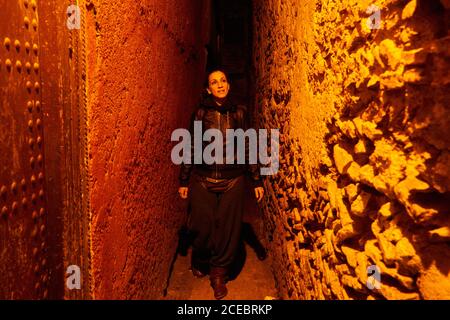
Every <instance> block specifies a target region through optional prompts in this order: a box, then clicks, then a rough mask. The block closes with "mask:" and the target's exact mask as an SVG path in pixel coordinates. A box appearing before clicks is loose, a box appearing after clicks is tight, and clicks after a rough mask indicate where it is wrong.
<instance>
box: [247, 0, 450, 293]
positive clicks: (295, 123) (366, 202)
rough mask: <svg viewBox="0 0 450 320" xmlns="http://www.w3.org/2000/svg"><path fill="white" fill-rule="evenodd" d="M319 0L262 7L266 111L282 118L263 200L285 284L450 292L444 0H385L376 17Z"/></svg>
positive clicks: (268, 117) (273, 119)
mask: <svg viewBox="0 0 450 320" xmlns="http://www.w3.org/2000/svg"><path fill="white" fill-rule="evenodd" d="M315 3H316V2H314V1H309V2H308V1H306V2H302V4H300V3H299V2H297V1H294V0H291V1H286V2H283V3H281V2H279V1H278V2H277V1H266V2H264V3H262V2H261V3H258V4H255V7H254V11H255V27H256V33H257V34H258V35H259V37H255V66H256V70H257V72H258V82H257V90H256V91H257V93H258V94H257V100H256V101H257V103H258V106H257V108H258V107H259V108H261V116H260V119H259V123H260V127H264V128H267V129H270V128H281V135H280V147H281V148H280V168H279V172H278V174H277V175H276V176H271V177H268V178H267V179H266V181H265V187H266V191H267V197H266V198H265V202H264V203H263V207H264V215H265V218H266V226H267V234H268V240H269V244H270V248H271V252H272V254H273V256H274V259H273V260H274V264H273V270H274V273H275V277H276V280H277V282H278V288H279V290H280V295H281V296H282V297H283V298H288V299H383V298H385V299H421V298H425V299H430V298H433V299H449V298H450V278H449V276H448V275H449V272H450V249H449V241H450V214H449V209H448V203H450V196H449V195H450V193H449V191H450V190H449V188H450V183H449V182H450V169H449V167H448V163H449V160H450V153H449V146H450V140H449V138H448V130H449V128H450V120H449V117H448V105H449V101H448V100H449V98H448V93H447V92H448V86H449V83H450V82H449V80H448V74H447V71H446V70H448V67H449V64H450V63H449V59H448V57H449V55H450V49H449V48H450V46H449V42H450V40H449V37H448V35H447V34H446V32H447V31H446V30H444V29H445V28H444V29H443V27H442V25H441V24H443V25H444V26H445V23H444V19H445V17H446V16H448V12H449V7H448V2H445V1H442V2H439V1H430V2H425V1H423V2H416V1H415V0H413V1H409V2H406V3H405V2H404V1H397V0H390V1H384V2H383V5H380V8H381V9H382V15H383V21H382V25H381V29H380V30H370V29H369V28H368V26H367V23H366V21H367V16H368V15H367V14H366V13H365V10H366V8H363V7H362V5H361V3H360V2H359V1H352V0H349V1H328V2H327V3H326V4H324V3H322V4H320V5H317V6H316V4H315ZM307 28H310V29H311V30H312V31H311V32H310V33H308V31H307V30H306V29H307ZM417 34H420V35H421V36H420V37H417V36H416V35H417ZM268 53H269V54H270V55H269V56H268ZM302 60H303V62H301V61H302ZM300 66H301V67H302V68H300ZM305 83H306V84H305ZM302 90H303V91H302ZM308 90H310V91H308ZM299 91H300V92H299ZM315 108H316V109H317V114H318V115H317V117H314V115H313V116H311V114H308V113H307V112H309V111H310V110H312V112H314V110H316V109H315ZM322 110H324V111H323V113H324V114H326V116H324V117H323V118H322V119H321V118H320V117H319V114H321V112H322ZM306 119H309V121H311V119H313V121H314V122H320V121H324V122H325V123H326V125H323V126H320V125H317V123H308V124H307V125H306V126H305V123H304V122H306V121H307V120H306ZM309 125H310V126H311V130H314V129H312V128H318V129H317V132H314V134H316V135H319V136H320V137H321V140H318V141H319V142H317V143H316V144H314V143H311V144H307V143H305V140H304V139H303V138H302V136H303V135H310V136H313V137H314V134H311V133H310V132H299V129H298V128H299V127H301V128H305V127H308V126H309ZM315 149H317V150H319V151H318V152H317V153H320V154H321V159H319V160H317V157H315V156H314V155H315V153H314V152H316V150H315ZM372 265H376V266H377V267H378V269H379V270H380V272H381V286H380V288H379V289H377V288H375V289H370V288H369V287H370V286H368V285H367V281H368V280H370V279H369V278H368V267H369V266H372Z"/></svg>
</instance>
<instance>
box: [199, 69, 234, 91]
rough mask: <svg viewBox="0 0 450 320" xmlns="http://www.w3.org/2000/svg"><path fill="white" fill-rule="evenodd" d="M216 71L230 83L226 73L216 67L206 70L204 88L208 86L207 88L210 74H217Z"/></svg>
mask: <svg viewBox="0 0 450 320" xmlns="http://www.w3.org/2000/svg"><path fill="white" fill-rule="evenodd" d="M217 71H220V72H222V73H223V74H224V75H225V77H226V78H227V81H228V82H230V77H229V76H228V73H227V72H226V71H225V70H224V68H222V67H217V66H216V67H213V68H210V69H208V70H206V76H205V82H204V84H203V85H204V87H205V88H208V86H209V76H210V75H211V73H213V72H217Z"/></svg>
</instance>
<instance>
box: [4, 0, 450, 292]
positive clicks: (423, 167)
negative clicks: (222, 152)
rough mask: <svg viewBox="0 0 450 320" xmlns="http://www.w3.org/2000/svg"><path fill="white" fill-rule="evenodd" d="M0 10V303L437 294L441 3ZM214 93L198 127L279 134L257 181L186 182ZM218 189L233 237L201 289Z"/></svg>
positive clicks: (444, 286)
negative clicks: (182, 138) (180, 143)
mask: <svg viewBox="0 0 450 320" xmlns="http://www.w3.org/2000/svg"><path fill="white" fill-rule="evenodd" d="M0 9H1V11H0V16H1V19H0V46H1V47H0V262H1V263H0V283H2V285H1V286H0V299H8V300H9V299H11V300H14V299H32V300H35V299H36V300H41V299H67V300H71V299H81V300H85V299H86V300H89V299H96V300H103V299H105V300H111V299H118V300H128V299H136V300H139V299H143V300H214V299H222V298H223V299H224V300H423V299H424V300H434V299H442V300H450V209H449V208H450V207H449V204H450V166H449V164H450V116H449V108H450V94H449V92H450V77H449V73H448V70H449V67H450V46H449V44H450V34H449V30H450V26H449V23H450V17H449V14H450V1H449V0H370V1H369V0H324V1H322V0H302V1H300V0H141V1H135V0H121V1H111V0H77V1H57V0H14V1H12V0H0ZM210 71H213V72H210ZM225 71H226V73H225ZM214 72H216V74H214ZM217 72H219V74H217ZM213 74H214V76H217V77H218V78H217V79H216V78H214V77H212V75H213ZM219 76H220V77H222V78H219ZM216 80H217V81H216ZM214 81H216V82H214ZM217 83H218V84H217ZM214 85H217V88H219V89H217V88H216V89H214V87H213V86H214ZM227 86H228V87H227ZM224 87H225V88H226V89H224ZM214 90H216V91H214ZM228 90H229V94H228ZM208 99H210V100H208ZM205 101H213V106H212V107H211V109H210V111H209V112H211V114H212V112H214V115H217V119H218V120H214V119H213V120H211V119H212V118H207V117H206V116H205V118H201V121H200V122H201V123H203V124H206V125H211V123H213V122H214V121H217V122H218V126H219V130H221V131H220V132H222V131H223V132H225V130H227V129H230V128H232V129H234V127H232V125H236V126H237V127H239V128H241V127H242V128H244V127H245V126H246V125H247V124H248V125H249V126H250V127H251V128H254V129H255V132H257V133H258V134H260V133H261V131H264V130H267V131H264V132H270V137H269V138H268V140H269V141H270V142H271V143H270V145H269V147H268V148H267V152H268V153H270V157H269V155H268V159H270V162H266V163H262V162H260V163H258V170H259V171H258V172H260V173H261V172H263V171H262V170H263V169H267V167H268V166H270V168H271V169H270V170H267V171H266V172H270V173H268V174H260V173H258V174H257V175H256V174H255V171H251V170H252V168H256V167H251V166H250V165H249V166H248V167H246V168H247V169H248V170H247V171H246V175H245V178H242V175H243V174H242V175H239V176H238V175H231V174H230V176H226V173H220V174H223V176H219V173H218V172H217V168H218V165H217V164H216V163H215V164H214V165H215V168H216V172H215V176H214V177H212V176H208V177H207V178H205V177H203V178H204V180H202V181H200V180H196V179H197V178H196V177H197V176H194V175H193V176H192V177H190V180H189V179H184V178H183V170H184V169H185V168H186V167H183V166H186V163H182V165H180V164H179V163H175V161H174V160H173V159H174V158H173V150H174V146H175V145H176V142H175V140H174V139H173V136H174V132H177V130H184V131H182V132H188V133H189V132H190V131H188V130H187V129H189V126H191V129H192V127H193V123H194V122H193V120H194V119H198V117H197V118H196V116H197V115H198V114H200V113H198V109H199V108H198V107H199V106H202V107H203V106H204V105H206V103H205V104H204V105H203V103H204V102H205ZM221 108H222V109H221ZM227 108H229V109H227ZM211 110H212V111H211ZM233 112H234V113H233ZM229 113H231V114H232V115H231V117H229ZM239 115H245V116H242V118H239ZM221 117H223V118H224V119H226V120H224V121H222V120H221V119H222V118H221ZM230 118H231V120H230ZM190 121H191V122H190ZM202 121H203V122H202ZM246 121H248V123H247V122H246ZM238 124H239V125H238ZM241 124H242V126H240V125H241ZM244 124H245V126H244ZM206 125H205V126H206ZM222 125H224V127H221V126H222ZM206 132H208V131H206ZM206 132H205V136H206ZM202 134H203V133H202ZM202 138H203V139H204V140H203V141H202V140H201V139H200V140H201V141H200V144H201V143H204V142H205V139H206V138H204V136H203V135H202ZM265 138H267V136H266V137H265ZM278 138H279V140H277V139H278ZM244 139H245V137H244ZM248 140H249V144H250V145H251V146H248V148H250V149H252V150H253V147H254V149H257V151H255V154H257V157H258V160H261V157H262V155H263V154H264V152H265V150H264V148H263V147H261V135H260V136H259V139H258V140H251V138H250V137H249V139H248ZM209 141H212V138H211V137H210V139H209ZM250 141H253V143H251V142H250ZM274 141H275V142H274ZM195 143H196V141H194V139H193V140H192V142H191V143H189V145H188V149H187V150H189V151H190V150H191V149H189V148H190V147H191V146H192V150H194V151H195V150H197V149H194V144H195ZM214 143H216V137H215V138H214ZM233 147H234V145H233ZM195 148H196V147H195ZM238 148H239V147H238ZM200 151H201V152H202V151H204V150H202V149H201V145H200ZM227 151H228V150H227ZM233 151H234V150H233ZM245 151H246V152H247V151H248V150H245ZM215 152H216V150H214V156H216V154H215ZM248 152H250V153H251V151H248ZM189 154H190V153H189ZM191 156H192V157H194V155H189V156H186V155H185V154H184V155H183V159H184V160H185V159H188V158H189V157H191ZM227 156H228V155H227ZM214 159H217V158H214ZM184 160H183V161H184ZM205 162H206V160H205ZM233 164H234V163H233ZM202 165H203V164H202ZM191 166H192V167H193V168H194V169H192V167H190V168H189V169H188V170H191V169H192V170H193V172H197V173H198V172H201V169H199V168H200V167H201V166H199V165H198V163H197V162H195V163H194V164H191ZM260 169H261V170H260ZM195 170H197V171H195ZM238 170H240V169H239V168H238V169H236V170H235V171H233V173H234V172H239V174H241V173H242V172H243V171H242V172H241V171H238ZM224 171H225V170H224ZM180 172H181V173H180ZM187 172H189V171H187ZM229 172H231V171H228V172H227V173H229ZM188 178H189V176H188ZM221 178H224V179H221ZM241 178H242V179H241ZM183 179H184V180H183ZM199 181H200V182H199ZM211 181H213V182H211ZM224 181H225V182H224ZM183 183H185V184H183ZM208 183H209V184H208ZM213 184H215V185H214V187H217V188H219V187H222V189H220V188H219V189H220V191H217V190H216V191H214V190H213V191H212V192H211V193H214V194H215V195H217V199H219V198H220V197H222V196H223V195H224V194H227V193H228V194H231V192H230V190H233V191H234V192H235V193H236V194H235V195H234V197H235V199H240V200H236V201H235V202H233V203H232V204H233V206H231V205H230V206H229V207H226V206H225V205H224V207H223V208H226V210H228V211H221V212H222V214H223V212H225V213H227V214H224V215H223V217H222V216H221V217H220V219H224V220H220V219H219V218H218V217H217V216H214V219H216V220H214V221H212V219H211V222H208V223H210V224H211V229H212V228H213V227H212V226H213V225H214V226H215V229H214V230H216V231H214V232H215V236H216V237H217V238H219V236H217V235H218V234H226V233H227V232H229V233H230V234H231V233H232V232H235V230H236V228H235V229H233V228H230V229H231V231H228V228H229V226H228V224H225V223H224V224H223V225H221V224H219V222H218V221H219V220H220V221H231V220H232V219H234V218H235V217H240V216H239V214H240V212H241V211H242V214H243V219H242V220H243V221H242V232H240V233H233V235H235V238H236V239H237V238H238V237H237V236H236V234H238V235H239V236H240V238H239V240H240V241H239V243H238V244H237V245H236V246H237V247H238V249H237V254H236V257H235V258H234V262H233V264H232V265H231V266H230V267H229V268H228V264H227V268H228V269H227V268H225V267H224V268H222V267H221V266H219V264H217V265H215V264H214V263H212V262H211V261H212V259H213V258H210V261H209V263H210V267H211V270H209V271H208V272H206V273H209V274H203V276H204V277H201V278H200V277H198V278H197V277H195V276H194V274H195V273H196V272H200V270H191V269H192V266H191V264H193V262H192V261H193V260H194V259H193V258H192V259H191V255H192V250H193V242H192V241H191V240H192V239H191V238H190V237H192V234H190V233H189V232H191V231H192V230H189V226H190V223H193V222H192V219H194V218H193V216H194V213H195V214H197V215H199V212H201V209H202V208H200V207H201V205H200V204H199V203H200V202H202V201H197V202H196V203H194V201H193V200H192V197H193V196H192V194H193V193H194V191H196V192H197V197H198V198H201V196H198V195H201V193H200V192H199V191H198V190H199V187H198V186H203V187H204V186H205V185H208V188H211V185H213ZM221 184H222V185H221ZM223 184H226V186H225V187H226V188H225V187H224V185H223ZM194 186H197V187H196V188H198V189H195V187H194ZM240 187H242V188H243V189H239V188H240ZM205 189H207V188H206V187H205ZM244 189H245V192H241V191H242V190H244ZM202 190H203V189H202ZM208 190H209V189H208ZM223 190H226V191H223ZM236 190H238V191H236ZM184 192H185V193H184ZM183 195H186V197H183ZM240 196H242V198H239V197H240ZM259 197H262V198H261V199H260V201H259ZM244 198H245V201H243V202H242V203H241V202H239V201H241V200H242V199H244ZM220 199H222V198H220ZM200 200H204V202H205V203H206V201H207V200H206V197H205V198H201V199H200ZM214 201H215V200H214ZM218 203H219V200H218ZM194 205H197V206H194ZM199 208H200V209H199ZM202 210H203V209H202ZM209 210H210V211H207V212H209V213H211V212H212V210H211V209H210V208H209ZM224 210H225V209H224ZM232 210H234V211H233V213H232ZM216 211H217V212H219V209H217V210H216ZM193 212H194V213H193ZM217 212H214V214H213V215H215V214H216V213H217ZM236 212H237V213H236ZM217 215H218V214H217ZM202 217H203V216H202ZM226 219H228V220H226ZM199 220H200V222H201V223H205V224H206V223H207V222H206V221H207V218H205V219H199ZM208 221H209V220H208ZM236 221H237V225H239V226H240V225H241V221H240V218H239V220H237V218H236V219H235V220H233V223H236ZM197 224H198V221H197ZM233 230H234V231H233ZM197 231H198V230H197ZM198 233H200V231H198ZM197 236H198V235H197ZM198 237H199V236H198ZM211 238H213V236H211ZM215 240H216V242H215V243H214V245H216V246H217V247H218V246H219V245H218V243H219V242H220V244H223V243H225V244H226V245H227V246H229V247H232V244H231V243H232V242H233V240H235V239H234V238H233V239H232V237H231V236H230V237H229V239H228V238H226V239H225V240H223V239H221V241H219V240H217V239H216V238H215ZM210 241H213V240H210ZM227 241H228V242H227ZM233 243H234V242H233ZM236 243H237V241H236ZM208 245H209V244H208ZM227 248H228V247H227ZM211 251H212V252H213V253H214V254H216V253H217V252H218V251H220V250H219V249H217V250H215V249H213V250H211ZM224 256H225V254H224ZM217 260H219V259H217ZM230 261H231V260H230ZM213 264H214V265H213ZM224 265H225V263H224ZM221 268H222V269H221ZM224 270H225V271H224ZM220 272H222V273H220ZM225 273H226V274H225ZM197 275H198V274H197ZM225 279H228V282H227V283H226V286H227V289H228V292H227V294H226V293H225V294H223V291H222V292H220V290H221V286H222V285H224V284H223V283H222V282H223V281H225ZM214 281H216V282H214ZM212 287H213V288H212ZM213 289H214V290H213ZM222 289H223V288H222ZM221 294H222V295H221Z"/></svg>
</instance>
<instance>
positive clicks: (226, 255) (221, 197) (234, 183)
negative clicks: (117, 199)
mask: <svg viewBox="0 0 450 320" xmlns="http://www.w3.org/2000/svg"><path fill="white" fill-rule="evenodd" d="M229 90H230V84H229V83H228V79H227V76H226V74H225V72H224V71H222V70H214V71H212V72H210V73H209V74H208V83H207V92H208V97H207V98H206V99H204V100H203V101H202V103H201V104H200V106H199V107H198V108H197V110H196V111H195V112H194V114H193V117H192V119H191V128H190V129H191V134H193V132H194V130H193V127H194V121H201V122H202V128H203V131H206V130H208V129H211V128H215V129H218V130H220V131H221V132H222V135H223V137H224V142H225V143H224V144H223V145H224V161H223V164H217V163H215V162H214V163H213V164H206V163H204V162H202V164H195V165H193V164H182V166H181V172H180V185H181V186H180V188H179V190H178V193H179V194H180V196H181V198H183V199H187V198H188V194H189V197H190V219H189V224H188V227H189V229H190V231H191V233H192V234H193V236H194V239H193V248H192V257H191V268H192V273H193V274H194V276H196V277H202V276H204V275H205V274H206V273H207V270H208V269H209V276H210V282H211V286H212V288H213V290H214V296H215V298H216V299H222V298H223V297H225V296H226V294H227V288H226V281H227V272H228V270H229V267H230V265H231V263H232V262H233V260H234V258H235V256H236V252H237V248H238V245H239V240H240V233H241V225H242V216H243V210H244V191H245V190H244V188H245V180H244V174H245V173H246V172H248V173H250V176H251V179H252V181H253V187H254V191H255V196H256V199H257V201H258V202H259V201H260V200H261V199H262V197H263V195H264V189H263V188H262V181H261V177H260V174H259V167H258V165H256V164H252V165H250V164H248V153H249V148H248V147H249V146H248V142H246V145H245V159H246V164H244V165H243V164H237V154H238V152H239V151H238V150H235V151H234V160H235V161H234V162H233V164H230V163H225V161H226V160H225V151H226V143H227V141H225V140H226V139H225V137H226V135H225V133H226V129H239V128H240V129H243V130H244V131H245V130H247V129H248V128H247V121H246V113H245V109H244V108H243V107H240V106H236V105H234V104H233V103H232V102H231V101H230V100H229V99H228V92H229ZM191 140H192V141H194V139H191ZM202 140H203V139H202ZM192 144H193V142H192ZM191 148H192V152H191V154H194V152H193V150H194V146H193V145H192V146H191ZM204 148H205V143H204V145H203V149H204ZM191 163H194V161H191ZM191 175H192V179H191V186H190V188H188V183H189V180H190V177H191ZM205 263H206V264H207V267H209V268H203V266H204V264H205Z"/></svg>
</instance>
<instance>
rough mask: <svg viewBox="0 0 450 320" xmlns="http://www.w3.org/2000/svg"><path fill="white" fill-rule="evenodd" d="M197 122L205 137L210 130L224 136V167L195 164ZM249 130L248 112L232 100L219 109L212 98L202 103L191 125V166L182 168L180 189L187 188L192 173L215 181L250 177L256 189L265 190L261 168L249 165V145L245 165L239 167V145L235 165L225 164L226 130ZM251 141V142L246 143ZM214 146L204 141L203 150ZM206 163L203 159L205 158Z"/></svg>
mask: <svg viewBox="0 0 450 320" xmlns="http://www.w3.org/2000/svg"><path fill="white" fill-rule="evenodd" d="M194 121H202V133H204V132H205V131H206V130H208V129H211V128H215V129H219V130H220V131H221V132H222V135H223V138H224V143H223V146H224V152H223V154H224V161H223V164H216V163H213V164H210V165H208V164H206V163H204V161H202V164H194ZM239 128H240V129H243V130H244V131H246V130H247V129H248V119H247V112H246V109H245V107H244V106H237V105H235V104H234V103H232V102H231V101H230V100H229V99H228V100H227V101H226V102H225V103H224V104H223V105H222V106H218V105H217V104H216V103H215V102H214V100H213V98H212V97H207V98H205V99H203V100H202V102H201V103H200V105H199V107H198V108H197V109H196V110H195V111H194V113H193V114H192V117H191V121H190V129H189V131H190V132H191V137H192V139H191V164H185V163H182V164H181V170H180V176H179V179H180V185H181V186H187V185H188V183H189V178H190V176H191V172H192V171H193V170H194V171H195V173H197V174H198V175H199V176H203V177H209V178H213V179H231V178H235V177H238V176H240V175H243V174H245V173H248V174H249V175H250V178H251V180H252V181H253V185H254V187H259V186H262V181H261V176H260V172H259V165H258V164H249V161H248V154H249V152H248V150H249V148H248V142H247V141H246V143H245V159H246V161H245V164H238V163H237V145H236V144H235V148H234V149H235V150H234V159H235V161H234V163H233V164H227V163H225V150H226V146H225V138H226V129H239ZM246 140H247V139H246ZM208 144H210V142H208V141H206V142H205V141H203V148H202V150H204V149H205V147H206V146H207V145H208ZM202 159H203V158H202Z"/></svg>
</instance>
